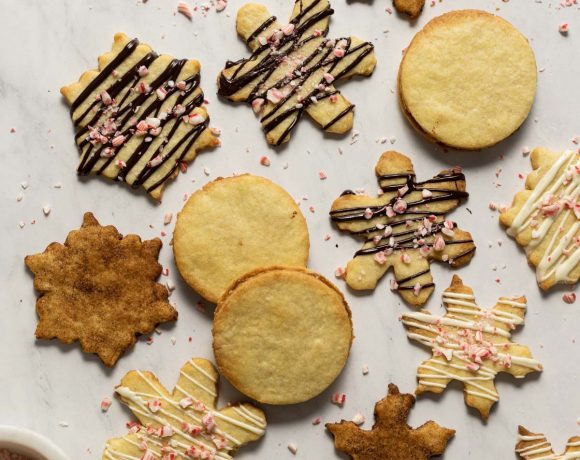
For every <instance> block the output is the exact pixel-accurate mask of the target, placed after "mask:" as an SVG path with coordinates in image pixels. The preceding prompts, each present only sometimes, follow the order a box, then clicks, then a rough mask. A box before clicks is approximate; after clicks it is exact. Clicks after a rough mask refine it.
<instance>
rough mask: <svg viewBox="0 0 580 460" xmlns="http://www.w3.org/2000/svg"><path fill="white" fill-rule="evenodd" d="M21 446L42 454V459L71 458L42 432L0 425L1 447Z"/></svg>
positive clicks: (57, 459) (63, 459) (58, 459)
mask: <svg viewBox="0 0 580 460" xmlns="http://www.w3.org/2000/svg"><path fill="white" fill-rule="evenodd" d="M6 443H8V445H6ZM11 446H13V447H11ZM19 446H20V447H25V448H27V449H29V450H30V451H32V452H34V453H36V454H38V455H41V456H42V457H44V458H43V459H42V460H44V459H46V460H69V458H68V457H67V456H66V454H65V453H64V452H63V451H62V450H61V449H60V447H58V446H57V445H56V444H54V443H53V442H52V441H51V440H50V439H48V438H46V437H45V436H43V435H41V434H40V433H37V432H36V431H32V430H30V429H28V428H21V427H17V426H10V425H0V448H6V449H10V448H14V447H19ZM28 455H29V454H28Z"/></svg>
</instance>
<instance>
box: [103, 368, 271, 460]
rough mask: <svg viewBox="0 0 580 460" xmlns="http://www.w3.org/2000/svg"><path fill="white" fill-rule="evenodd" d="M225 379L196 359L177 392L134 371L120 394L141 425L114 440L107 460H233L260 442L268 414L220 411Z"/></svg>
mask: <svg viewBox="0 0 580 460" xmlns="http://www.w3.org/2000/svg"><path fill="white" fill-rule="evenodd" d="M218 380H219V375H218V373H217V371H216V369H215V367H214V366H213V364H212V363H211V362H209V361H208V360H206V359H202V358H193V359H191V360H189V361H188V362H187V363H185V365H184V366H183V367H182V368H181V370H180V372H179V379H178V381H177V384H176V385H175V388H174V389H173V391H172V392H169V391H168V390H167V389H166V388H165V387H164V386H163V385H162V384H161V382H159V380H158V379H157V377H156V376H155V374H153V373H152V372H148V371H130V372H128V373H127V374H126V375H125V377H123V380H121V384H120V385H119V386H118V387H117V388H116V389H115V392H116V393H117V395H118V396H119V397H120V399H121V402H122V403H123V404H125V405H126V406H127V407H128V408H129V409H130V410H131V412H133V414H134V415H135V417H137V419H138V420H139V423H137V422H130V423H128V424H127V426H128V427H129V433H128V434H127V435H126V436H123V437H122V438H115V439H109V440H108V441H107V445H106V447H105V450H104V452H103V456H102V459H103V460H139V459H140V460H144V459H151V460H157V459H160V460H165V459H175V460H181V459H186V458H200V459H202V458H203V459H211V460H230V459H231V458H232V455H233V454H234V453H235V452H236V451H237V450H238V449H239V448H240V447H241V446H243V445H245V444H247V443H249V442H251V441H256V440H257V439H260V438H261V437H262V436H263V435H264V433H265V429H266V418H265V417H264V413H263V412H262V411H261V410H260V409H258V408H256V407H254V406H252V405H251V404H233V405H227V406H226V407H224V408H222V409H218V408H217V402H218Z"/></svg>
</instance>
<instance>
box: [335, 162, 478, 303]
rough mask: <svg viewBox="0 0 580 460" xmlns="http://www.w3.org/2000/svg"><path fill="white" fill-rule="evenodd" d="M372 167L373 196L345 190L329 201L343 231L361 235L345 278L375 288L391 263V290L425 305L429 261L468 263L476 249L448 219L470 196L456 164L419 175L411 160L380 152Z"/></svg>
mask: <svg viewBox="0 0 580 460" xmlns="http://www.w3.org/2000/svg"><path fill="white" fill-rule="evenodd" d="M375 173H376V176H377V179H378V182H379V186H380V188H381V191H382V194H381V195H380V196H379V197H377V198H374V197H371V196H368V195H360V194H355V193H354V192H353V191H351V190H346V191H345V192H343V193H342V195H341V196H340V197H339V198H337V199H336V200H335V201H334V203H332V208H331V211H330V217H331V219H332V221H334V222H335V223H336V225H337V226H338V228H339V229H340V230H342V231H345V232H348V233H350V234H352V235H353V236H356V237H359V238H361V239H364V244H363V247H362V249H360V250H359V251H357V252H356V253H355V255H354V258H353V259H352V260H351V261H349V262H348V265H347V268H346V283H347V284H348V285H349V286H350V287H351V288H353V289H356V290H368V289H374V288H375V287H376V285H377V283H378V281H379V280H380V279H381V278H382V277H383V276H384V275H385V274H386V273H387V271H389V269H391V268H393V271H394V276H395V279H394V280H393V281H392V284H391V290H393V291H396V292H398V293H399V295H400V296H401V297H402V298H403V299H404V300H405V301H406V302H407V303H409V304H411V305H415V306H419V305H423V304H424V303H425V302H426V301H427V299H428V298H429V296H430V295H431V293H432V292H433V290H434V283H433V277H432V276H431V269H430V264H431V262H432V261H434V260H437V261H441V262H445V263H447V264H449V265H450V266H451V267H461V266H463V265H465V264H467V263H468V262H469V261H470V260H471V258H472V257H473V255H474V253H475V244H474V243H473V240H472V238H471V234H469V233H468V232H466V231H464V230H461V229H459V228H457V225H456V224H455V223H454V222H452V221H450V220H447V219H446V216H445V215H446V213H448V212H451V211H452V210H453V209H454V208H456V207H457V206H459V204H460V203H461V202H462V201H463V200H465V199H466V198H467V197H468V194H467V192H466V185H465V176H464V175H463V173H462V172H461V171H460V170H459V169H455V170H445V171H441V172H440V173H439V174H438V175H436V176H434V177H433V178H432V179H428V180H426V181H421V182H419V181H417V179H416V176H415V171H414V168H413V164H412V163H411V160H410V159H409V158H408V157H407V156H405V155H403V154H401V153H398V152H394V151H389V152H385V153H383V154H382V155H381V157H380V159H379V161H378V163H377V165H376V168H375Z"/></svg>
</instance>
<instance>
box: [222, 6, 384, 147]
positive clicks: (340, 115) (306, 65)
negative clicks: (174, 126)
mask: <svg viewBox="0 0 580 460" xmlns="http://www.w3.org/2000/svg"><path fill="white" fill-rule="evenodd" d="M333 13H334V10H333V9H332V8H331V7H330V4H329V2H328V0H295V3H294V10H293V11H292V15H291V17H290V22H289V23H288V24H286V25H283V24H280V23H279V22H278V21H277V20H276V17H275V16H272V15H271V14H270V12H269V11H268V9H267V8H266V7H265V6H264V5H260V4H257V3H248V4H246V5H244V6H242V8H240V10H239V11H238V16H237V20H236V28H237V31H238V34H239V35H240V36H241V38H242V39H243V40H244V41H245V42H246V44H247V45H248V47H249V48H250V49H251V50H252V55H251V56H250V57H249V58H247V59H240V60H238V61H235V62H232V61H228V62H227V63H226V67H225V69H224V70H223V71H222V72H221V73H220V75H219V77H218V94H220V95H222V96H224V97H227V98H228V99H230V100H231V101H235V102H242V101H245V102H249V103H251V105H252V109H253V110H254V112H255V113H256V114H257V115H258V116H259V117H260V122H261V124H262V129H263V130H264V132H265V133H266V139H267V140H268V143H269V144H272V145H280V144H282V143H284V142H287V141H288V140H289V139H290V135H291V133H292V131H293V130H294V128H295V126H296V124H297V122H298V120H299V119H300V117H301V116H302V115H303V114H304V113H306V114H308V115H309V116H310V118H312V120H314V121H315V122H316V123H317V124H318V125H319V126H320V127H321V128H322V129H323V130H325V131H327V132H330V133H338V134H342V133H345V132H347V131H349V130H350V129H351V128H352V124H353V117H354V114H353V111H354V105H353V104H351V103H350V102H349V101H348V100H347V99H346V98H345V97H344V96H343V95H342V94H341V93H340V91H338V90H337V89H335V87H334V84H335V83H334V82H336V81H338V80H343V79H349V78H351V77H353V76H355V75H362V76H368V75H370V74H372V72H373V70H374V68H375V65H376V62H377V61H376V58H375V55H374V46H373V45H372V43H370V42H365V41H362V40H360V39H359V38H357V37H342V38H337V39H330V38H327V37H326V35H327V34H328V24H329V20H330V16H331V15H332V14H333Z"/></svg>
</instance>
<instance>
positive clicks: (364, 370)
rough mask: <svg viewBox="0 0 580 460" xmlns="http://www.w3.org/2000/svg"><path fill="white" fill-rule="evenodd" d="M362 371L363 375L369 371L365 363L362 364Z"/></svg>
mask: <svg viewBox="0 0 580 460" xmlns="http://www.w3.org/2000/svg"><path fill="white" fill-rule="evenodd" d="M362 373H363V375H367V374H368V373H369V366H368V365H367V364H364V365H363V367H362Z"/></svg>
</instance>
